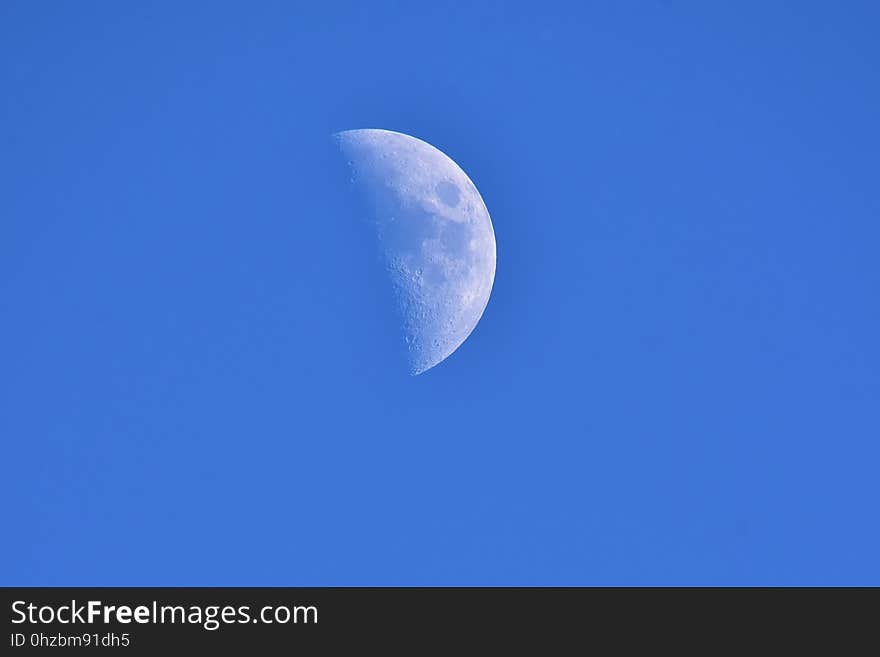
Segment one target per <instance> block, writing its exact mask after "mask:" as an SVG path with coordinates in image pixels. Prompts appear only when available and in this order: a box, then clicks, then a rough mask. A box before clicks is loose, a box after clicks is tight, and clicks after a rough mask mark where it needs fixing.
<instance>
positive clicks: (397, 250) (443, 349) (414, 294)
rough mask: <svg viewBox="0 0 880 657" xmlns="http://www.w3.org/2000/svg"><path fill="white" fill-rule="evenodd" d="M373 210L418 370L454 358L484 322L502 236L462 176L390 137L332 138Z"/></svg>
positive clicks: (399, 137) (429, 153)
mask: <svg viewBox="0 0 880 657" xmlns="http://www.w3.org/2000/svg"><path fill="white" fill-rule="evenodd" d="M334 138H335V139H336V141H337V144H338V146H339V148H340V150H341V151H342V152H343V154H344V155H345V157H346V158H347V160H348V164H349V166H350V168H351V173H352V180H353V182H354V184H355V186H356V187H357V188H358V189H359V190H360V191H361V192H363V194H364V195H365V197H366V199H367V200H368V202H369V207H370V209H371V215H372V216H371V221H372V223H373V224H374V226H375V229H376V234H377V236H378V238H379V240H380V244H381V248H382V252H383V254H384V258H385V264H386V266H387V269H388V272H389V274H390V277H391V281H392V284H393V286H394V291H395V296H396V297H397V301H398V305H399V308H400V313H401V318H402V328H403V337H404V339H405V340H406V346H407V352H408V355H409V365H410V372H411V373H412V374H421V373H422V372H424V371H425V370H428V369H430V368H432V367H434V366H435V365H437V363H440V362H441V361H443V360H444V359H446V358H447V357H448V356H449V355H450V354H452V352H454V351H455V350H456V349H458V347H459V346H460V345H461V344H462V343H463V342H464V341H465V339H467V337H468V336H469V335H470V334H471V331H473V330H474V327H475V326H476V325H477V322H479V321H480V317H482V315H483V310H484V309H485V308H486V304H487V303H488V302H489V294H490V293H491V292H492V283H493V281H494V280H495V233H494V231H493V229H492V221H491V219H490V218H489V212H488V210H486V205H485V204H484V203H483V199H482V198H481V197H480V193H479V192H478V191H477V188H476V187H475V186H474V184H473V183H472V182H471V180H470V178H468V177H467V175H466V174H465V172H464V171H462V170H461V168H460V167H459V166H458V165H457V164H456V163H455V162H453V161H452V160H451V159H450V158H449V157H447V156H446V155H445V154H444V153H442V152H441V151H439V150H438V149H436V148H434V147H433V146H431V145H430V144H428V143H425V142H424V141H421V140H420V139H416V138H415V137H410V136H409V135H404V134H401V133H399V132H391V131H388V130H347V131H345V132H340V133H337V134H335V135H334Z"/></svg>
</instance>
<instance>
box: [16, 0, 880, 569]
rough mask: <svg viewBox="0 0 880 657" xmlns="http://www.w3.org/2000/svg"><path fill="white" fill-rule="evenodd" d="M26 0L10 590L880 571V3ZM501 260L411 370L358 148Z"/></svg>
mask: <svg viewBox="0 0 880 657" xmlns="http://www.w3.org/2000/svg"><path fill="white" fill-rule="evenodd" d="M302 4H303V3H286V2H258V3H244V2H240V3H172V2H165V3H154V4H151V5H150V6H146V5H143V6H141V5H136V4H134V3H111V2H106V3H104V2H86V3H53V4H51V5H49V6H46V5H44V4H35V3H29V2H4V3H3V4H2V7H0V85H2V89H3V94H2V98H3V100H2V103H0V175H2V180H3V184H2V193H0V363H2V370H3V372H4V376H3V377H2V378H0V439H2V446H3V458H2V459H0V461H2V466H0V500H2V501H0V510H2V517H3V524H4V526H5V531H4V536H5V538H4V540H3V541H2V544H0V564H2V565H0V575H2V583H3V584H18V585H37V584H39V585H126V584H131V585H162V584H164V585H199V584H201V585H224V584H228V585H367V584H378V585H386V584H387V585H392V584H394V585H397V584H402V585H410V584H413V585H415V584H427V585H446V584H475V585H483V584H499V585H512V584H523V585H536V584H584V585H591V584H614V585H630V584H650V585H653V584H698V585H702V584H875V585H876V584H880V562H878V560H877V558H876V555H877V554H878V553H880V527H878V523H877V519H876V513H877V505H878V499H880V483H878V477H877V465H878V457H880V445H878V437H880V403H878V402H880V350H878V340H877V336H878V335H880V313H878V311H877V291H878V287H880V264H878V257H877V244H878V241H880V227H878V222H877V219H878V216H880V192H878V185H877V171H878V170H880V166H878V161H877V160H878V153H880V128H878V122H877V117H878V116H880V85H878V84H877V70H878V67H880V45H878V42H877V39H876V25H877V24H878V19H880V15H878V14H880V11H878V9H877V6H876V4H875V3H869V2H848V3H838V4H837V5H835V4H829V3H825V2H801V3H783V2H729V3H717V2H716V3H700V2H692V1H677V0H670V1H667V2H660V1H657V2H648V1H645V2H635V1H633V2H588V3H573V2H572V3H553V2H541V3H522V4H518V3H514V2H510V3H500V2H482V3H474V5H473V6H471V7H466V3H452V2H442V3H441V2H432V3H402V2H401V3H332V2H331V3H320V7H318V4H319V3H310V4H313V5H314V6H313V7H312V8H310V9H305V8H303V7H300V6H297V5H302ZM361 127H378V128H386V129H390V130H397V131H401V132H405V133H408V134H412V135H414V136H416V137H419V138H421V139H424V140H426V141H428V142H430V143H432V144H434V145H436V146H437V147H439V148H441V149H442V150H443V151H444V152H446V153H447V154H448V155H450V156H451V157H452V158H453V159H454V160H456V161H457V162H458V163H459V164H460V165H461V166H462V168H463V169H464V170H465V171H466V172H467V174H468V175H469V176H470V177H471V178H472V179H473V181H474V182H475V184H476V185H477V187H478V188H479V190H480V192H481V194H482V196H483V198H484V200H485V202H486V205H487V206H488V208H489V211H490V213H491V215H492V219H493V222H494V228H495V233H496V238H497V246H498V269H497V275H496V280H495V287H494V291H493V293H492V297H491V299H490V301H489V305H488V307H487V309H486V312H485V314H484V315H483V319H482V321H481V322H480V324H479V325H478V326H477V328H476V330H475V331H474V333H473V334H472V335H471V336H470V338H469V339H468V340H467V341H466V342H465V343H464V344H463V345H462V347H461V348H460V349H459V350H458V351H457V352H456V353H454V354H453V355H452V357H451V358H449V359H448V360H447V361H445V362H444V363H442V364H441V365H439V366H438V367H436V368H434V369H433V370H430V371H429V372H427V373H426V374H424V375H422V376H420V377H415V378H412V377H409V376H408V375H407V374H406V368H405V366H404V365H403V364H402V363H401V362H400V361H399V360H398V357H399V355H400V354H399V347H400V345H399V341H400V335H399V332H398V330H397V329H398V327H397V319H396V317H395V315H394V313H393V308H392V306H391V301H390V290H389V289H388V285H387V281H386V280H385V279H384V277H383V274H382V272H381V270H380V268H379V267H377V258H376V253H375V248H374V245H373V243H372V241H371V239H372V237H371V235H369V234H368V232H367V230H366V228H365V226H364V224H363V222H360V221H359V219H358V217H356V216H353V215H354V213H353V212H352V207H351V205H350V203H349V202H348V200H347V198H346V196H345V194H344V190H345V184H344V183H345V180H344V178H345V173H344V171H343V165H344V163H342V162H340V161H339V156H338V155H337V154H336V153H335V152H334V151H333V148H332V143H331V141H330V139H329V136H330V134H331V133H333V132H336V131H338V130H344V129H350V128H361Z"/></svg>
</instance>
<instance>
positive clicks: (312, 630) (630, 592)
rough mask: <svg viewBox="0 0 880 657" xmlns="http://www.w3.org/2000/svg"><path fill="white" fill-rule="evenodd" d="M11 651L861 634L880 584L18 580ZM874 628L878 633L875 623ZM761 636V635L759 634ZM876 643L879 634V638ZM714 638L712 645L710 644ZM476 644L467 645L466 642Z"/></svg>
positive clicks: (8, 603) (6, 595) (724, 641)
mask: <svg viewBox="0 0 880 657" xmlns="http://www.w3.org/2000/svg"><path fill="white" fill-rule="evenodd" d="M0 591H2V596H3V607H4V611H3V616H4V619H5V621H4V625H5V630H6V632H5V635H4V637H3V644H4V648H3V654H10V655H14V654H25V653H28V652H33V651H34V650H47V649H59V650H62V649H63V651H62V652H60V653H56V654H67V653H66V651H68V650H76V651H98V652H102V653H105V652H107V651H108V650H115V651H120V652H121V653H123V654H141V653H143V654H157V652H158V651H166V652H167V651H172V654H176V651H179V650H180V651H189V650H196V651H200V652H201V651H205V650H215V649H216V650H221V649H222V650H224V651H228V650H233V651H253V650H264V651H270V650H271V651H279V652H280V651H284V652H286V653H289V652H290V651H292V650H307V651H321V652H324V651H331V650H332V649H333V648H335V647H349V648H350V647H352V646H354V647H358V646H360V647H362V648H364V649H365V650H366V649H370V650H371V651H372V650H375V649H381V648H387V647H392V646H397V647H404V648H405V647H407V646H409V647H410V648H411V649H412V650H413V651H415V652H421V651H422V650H424V649H427V648H429V647H432V646H435V647H436V646H438V645H446V646H451V647H455V646H458V647H460V648H462V649H466V648H467V646H469V645H471V643H472V642H474V641H479V642H481V643H482V644H483V645H486V646H495V647H501V646H505V645H506V646H518V647H523V646H524V645H526V644H527V643H528V642H537V643H540V644H542V645H544V646H546V645H548V644H552V643H557V644H559V645H560V646H566V645H569V646H574V645H581V646H582V647H583V648H588V647H589V646H596V645H598V643H597V642H602V645H609V644H608V642H609V641H610V642H612V643H611V644H610V645H614V646H617V647H618V648H622V647H626V646H628V645H631V646H632V647H633V648H635V647H637V646H640V645H644V644H643V642H645V641H648V642H654V643H658V644H659V643H662V644H663V645H667V646H669V645H679V644H681V643H688V642H692V641H693V640H694V639H696V637H699V636H708V637H710V639H709V640H710V641H711V645H713V646H717V645H722V646H723V645H728V646H729V645H733V644H737V643H738V644H740V645H754V646H755V647H757V646H758V644H752V643H751V642H750V641H746V642H745V644H743V641H744V639H745V637H758V636H761V637H764V639H763V640H765V641H766V638H767V637H776V638H777V639H778V640H780V641H783V643H786V644H787V643H789V642H790V641H791V640H792V639H794V638H807V639H809V638H810V637H818V636H819V635H820V634H824V635H830V636H833V637H834V638H835V640H837V639H852V638H853V637H855V636H857V635H858V634H860V633H870V631H871V630H872V628H873V627H874V626H875V625H876V618H877V611H878V600H880V596H878V591H877V589H745V588H743V589H709V588H706V589H684V588H681V589H659V588H658V589H650V588H646V589H636V588H628V589H624V588H620V589H615V588H607V589H599V588H5V589H0ZM868 636H870V634H868ZM756 640H757V638H756ZM869 641H870V642H871V643H876V637H871V638H870V639H869ZM707 647H708V646H707ZM465 652H466V650H465Z"/></svg>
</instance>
